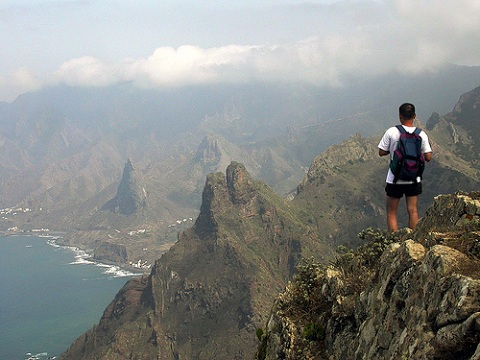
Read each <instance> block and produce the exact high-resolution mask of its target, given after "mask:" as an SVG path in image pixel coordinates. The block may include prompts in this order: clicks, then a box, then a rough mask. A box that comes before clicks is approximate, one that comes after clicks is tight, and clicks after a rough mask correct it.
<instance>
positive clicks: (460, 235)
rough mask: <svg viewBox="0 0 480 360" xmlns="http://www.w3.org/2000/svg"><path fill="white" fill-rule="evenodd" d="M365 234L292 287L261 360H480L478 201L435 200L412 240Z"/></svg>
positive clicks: (278, 308)
mask: <svg viewBox="0 0 480 360" xmlns="http://www.w3.org/2000/svg"><path fill="white" fill-rule="evenodd" d="M366 233H368V234H369V235H368V236H369V238H370V243H369V244H367V245H365V247H363V248H360V249H359V250H358V251H357V252H355V253H353V252H349V253H347V254H345V255H343V256H342V257H341V258H338V259H337V261H336V262H335V263H333V265H331V266H329V267H323V266H321V265H317V264H311V265H310V267H306V268H304V269H303V271H300V272H299V275H298V276H297V277H296V278H295V280H294V281H293V282H292V283H290V284H289V285H288V286H287V288H286V290H285V291H284V292H283V293H282V294H281V295H280V296H279V298H278V299H277V300H276V302H275V306H274V309H273V310H272V314H271V317H270V319H269V321H268V322H267V327H266V328H267V332H266V334H265V335H264V336H263V341H262V346H261V347H260V349H259V352H258V354H257V355H258V359H392V360H393V359H479V358H480V345H479V343H480V261H479V260H480V258H479V254H480V252H479V244H478V239H479V235H480V193H470V194H455V195H444V196H439V197H437V199H436V200H435V202H434V204H433V205H432V206H431V207H430V208H429V210H428V212H427V215H426V216H425V217H424V218H423V219H422V220H421V221H420V223H419V225H418V229H417V231H415V232H413V233H412V232H405V231H403V232H400V233H398V234H395V235H386V234H383V233H381V232H379V231H377V232H375V231H372V230H369V231H367V232H366ZM379 254H381V255H380V256H379ZM299 294H300V295H299Z"/></svg>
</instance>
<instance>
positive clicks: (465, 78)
mask: <svg viewBox="0 0 480 360" xmlns="http://www.w3.org/2000/svg"><path fill="white" fill-rule="evenodd" d="M478 83H480V68H476V67H459V66H451V67H448V68H446V69H442V70H441V71H439V72H438V73H430V74H423V75H421V74H419V75H417V76H415V77H405V76H403V75H401V74H389V75H385V76H383V77H381V78H377V79H373V80H372V79H369V80H367V79H365V80H364V81H355V82H353V81H352V82H351V83H349V82H348V80H345V81H344V86H342V87H338V88H335V89H330V88H329V89H326V88H318V87H315V86H312V85H309V84H295V85H287V84H278V83H277V84H266V83H257V84H244V85H223V86H216V87H210V86H198V87H189V88H177V89H160V90H158V89H157V90H153V89H149V90H138V89H135V88H134V87H133V86H131V85H130V84H122V85H118V86H115V87H108V88H93V89H92V88H72V87H68V86H56V87H52V88H47V89H44V90H41V91H38V92H34V93H28V94H24V95H22V96H20V97H18V98H17V99H16V100H15V101H13V102H12V103H0V125H1V126H0V151H1V154H2V157H1V158H0V184H1V186H0V208H3V209H9V210H8V211H9V214H8V215H7V216H4V217H2V219H0V230H2V231H8V229H18V231H27V232H29V231H33V230H37V229H49V230H50V231H56V232H60V233H62V235H63V241H64V243H65V244H74V245H79V246H82V247H83V248H86V249H90V250H91V251H93V252H94V251H95V249H96V248H97V247H98V246H99V245H100V244H101V243H106V245H108V247H110V246H113V245H120V246H122V247H125V251H126V253H127V258H128V259H129V260H131V261H135V262H136V261H137V260H139V259H143V260H148V261H149V262H150V263H153V261H154V260H155V259H156V258H157V257H158V256H159V255H160V254H161V253H162V252H164V251H165V249H166V248H168V246H169V245H171V244H172V243H174V242H175V241H176V234H177V231H178V230H182V229H184V228H185V227H186V226H187V225H188V226H189V225H191V223H193V219H195V218H196V217H197V215H198V213H199V210H198V209H199V207H200V205H201V194H202V189H203V187H204V184H205V178H206V176H207V174H209V173H211V172H214V173H215V172H217V171H221V172H224V171H225V170H226V167H227V166H228V164H230V163H231V162H232V161H238V162H240V163H242V164H244V165H245V167H246V168H247V170H248V172H249V173H250V174H251V176H252V177H254V178H255V179H259V180H262V181H264V182H265V183H266V184H267V185H268V186H270V187H271V188H272V189H273V190H274V191H276V192H277V193H278V194H280V195H282V196H287V195H290V196H292V195H293V194H295V192H296V188H297V186H298V184H299V183H301V182H302V181H303V180H302V179H303V178H304V175H305V172H306V171H307V170H308V168H309V166H310V164H311V163H312V161H313V159H314V158H315V156H316V155H318V154H321V153H324V152H325V151H326V149H327V148H329V147H330V146H332V145H334V144H339V143H341V142H342V141H345V140H347V139H349V138H350V137H351V136H352V135H354V134H355V133H358V134H360V135H361V136H360V137H358V136H354V137H353V138H351V139H350V140H348V142H347V143H348V144H349V145H348V146H350V145H351V146H353V147H361V146H367V147H368V146H370V145H368V144H366V143H365V144H364V145H362V144H361V143H362V142H366V141H370V140H368V139H370V138H371V137H372V136H375V135H376V134H381V132H382V131H383V130H384V129H385V127H387V126H389V125H390V124H391V123H392V122H394V121H396V120H395V119H396V116H397V115H396V109H397V108H398V104H400V103H401V102H403V101H405V99H406V98H407V99H408V100H410V99H411V101H413V102H415V104H416V105H417V108H418V109H419V118H420V119H421V120H423V122H424V123H425V122H426V121H425V119H427V118H428V117H429V116H430V114H432V113H433V112H434V111H436V112H437V113H447V112H449V111H451V109H452V108H453V107H454V106H455V101H456V99H458V96H459V94H462V93H464V92H466V91H468V90H470V89H471V88H473V87H474V86H476V85H477V84H478ZM449 104H450V105H449ZM454 122H455V120H452V121H449V122H448V123H454ZM445 131H446V130H445ZM445 131H443V132H442V133H446V132H445ZM460 135H462V134H460ZM376 136H378V135H376ZM438 136H442V135H441V134H438ZM364 137H365V138H364ZM462 139H466V138H465V136H463V138H462ZM373 142H375V141H373V140H372V144H373ZM461 143H462V144H466V143H465V141H463V140H462V142H461ZM374 145H376V144H374ZM442 146H443V144H442ZM373 147H375V146H373ZM336 149H337V148H336V147H335V146H334V147H333V148H330V149H329V150H328V151H327V152H326V153H324V155H323V156H331V157H332V156H333V157H337V154H335V152H336V151H337V150H336ZM452 149H453V148H452V147H450V148H447V149H446V150H449V151H452ZM464 150H465V151H466V149H464ZM458 151H461V149H460V150H458ZM327 154H331V155H327ZM371 155H372V156H373V157H374V154H373V153H371ZM342 156H343V155H342ZM377 160H378V162H376V164H377V165H376V166H378V169H379V172H381V171H383V170H380V168H382V166H383V165H384V163H383V162H381V160H379V159H377ZM352 161H353V160H352ZM314 162H315V161H314ZM128 163H130V164H131V166H132V167H133V168H134V169H135V173H136V178H139V179H141V183H142V186H141V187H142V189H130V190H128V189H127V190H126V191H127V192H128V191H133V193H136V194H137V195H138V196H140V197H144V199H143V203H144V205H145V206H143V205H142V206H140V207H138V209H139V210H141V211H135V212H133V213H130V212H127V213H125V212H124V211H120V208H119V207H117V208H118V209H117V211H111V210H112V204H114V203H115V202H116V201H117V202H118V200H119V199H121V198H122V196H123V195H122V191H123V190H122V186H120V184H121V183H122V176H123V175H124V170H125V167H126V165H127V164H128ZM315 163H316V162H315ZM327 166H331V167H332V169H330V170H331V171H333V173H332V174H335V171H337V170H336V169H335V166H340V167H342V166H344V165H342V164H338V165H334V164H333V163H332V164H330V165H328V164H327ZM459 166H460V164H459ZM466 166H467V167H468V164H467V165H466ZM359 169H360V168H359ZM434 169H435V165H432V167H431V170H432V171H434ZM330 170H329V171H330ZM360 170H361V169H360ZM312 171H313V170H312ZM452 171H454V170H452ZM427 175H428V173H427ZM365 180H366V181H370V179H368V180H367V179H365ZM375 180H377V178H376V179H375ZM378 180H379V181H380V178H378ZM305 181H314V180H313V179H312V178H311V177H310V178H308V179H307V180H305ZM345 181H347V182H348V181H350V180H345ZM355 181H357V180H354V182H355ZM445 181H448V178H447V179H445ZM465 181H467V180H465ZM467 182H468V181H467ZM379 183H380V182H379ZM329 184H330V186H331V184H332V183H329V182H328V179H327V182H326V183H324V184H320V183H319V184H318V186H319V187H323V190H322V191H323V192H324V195H323V196H324V200H323V201H322V203H324V204H325V206H327V207H328V210H322V211H323V212H324V213H323V214H318V215H319V216H323V218H325V219H326V218H327V217H330V215H334V216H335V217H336V218H337V220H336V221H335V222H334V223H331V224H325V226H326V229H329V235H328V236H332V238H333V237H338V236H341V233H342V230H340V228H339V227H338V224H341V223H342V221H343V220H342V216H343V215H342V214H346V212H345V211H346V209H347V208H348V207H349V206H347V208H342V206H340V207H338V208H337V206H336V205H335V204H329V201H327V200H326V199H327V198H328V196H327V194H330V195H329V196H330V199H332V198H336V197H337V196H339V197H341V196H343V197H344V198H345V199H346V197H347V196H350V195H352V196H353V197H352V199H355V201H357V200H358V201H362V202H364V203H365V209H363V210H361V211H367V212H368V211H373V212H376V213H377V216H378V219H381V216H382V214H381V209H382V208H383V204H381V201H377V199H381V198H382V193H381V191H380V192H376V193H374V194H373V195H369V194H362V193H361V191H363V190H361V189H362V187H361V184H359V186H356V190H354V189H353V187H352V189H349V190H348V191H347V192H346V193H345V194H343V195H342V194H339V193H338V192H334V191H333V189H332V188H328V186H329ZM467 185H468V184H466V186H467ZM442 186H443V185H442ZM442 186H439V187H438V188H437V189H436V190H440V189H442ZM372 187H374V186H372ZM348 188H349V187H348ZM448 189H450V188H448ZM138 191H141V192H138ZM434 191H435V189H432V193H431V194H428V196H429V197H432V196H433V195H434V194H435V192H434ZM133 193H131V194H130V195H132V194H133ZM301 196H305V197H308V191H307V192H304V195H300V197H301ZM137 205H138V204H137ZM137 205H135V206H137ZM330 206H331V207H330ZM113 207H115V206H113ZM18 209H22V211H18ZM25 209H28V211H25ZM14 212H15V213H16V215H15V216H12V214H13V213H14ZM317 218H320V217H315V219H317ZM190 219H192V220H190ZM320 219H321V218H320ZM362 219H365V221H363V220H362ZM368 219H369V217H364V216H363V215H361V213H360V215H358V219H357V220H356V221H357V222H358V223H359V227H361V226H362V225H363V224H370V223H369V220H368ZM185 220H186V221H185ZM315 221H317V220H315ZM179 222H180V223H179ZM327 222H328V221H327ZM374 224H375V223H371V225H374ZM342 228H344V227H342ZM354 231H356V230H352V233H353V232H354ZM132 233H134V234H135V235H134V236H132V235H130V234H132ZM346 241H347V240H346ZM104 245H105V244H104ZM143 249H149V251H144V250H143ZM104 255H105V254H104ZM112 260H113V259H112Z"/></svg>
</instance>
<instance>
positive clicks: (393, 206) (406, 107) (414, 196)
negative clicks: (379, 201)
mask: <svg viewBox="0 0 480 360" xmlns="http://www.w3.org/2000/svg"><path fill="white" fill-rule="evenodd" d="M399 118H400V123H401V124H402V126H403V128H404V129H405V130H406V131H407V132H409V133H413V132H414V131H415V126H414V125H413V122H414V121H415V118H416V114H415V106H413V105H412V104H409V103H405V104H402V105H401V106H400V108H399ZM419 136H420V137H421V139H422V148H421V151H422V152H423V154H424V157H425V161H430V160H432V148H431V147H430V144H429V142H428V136H427V134H425V132H424V131H422V132H420V134H419ZM399 139H400V131H399V130H398V129H397V127H395V126H393V127H391V128H389V129H388V130H387V131H386V132H385V134H384V135H383V137H382V139H381V140H380V143H379V144H378V154H379V155H380V156H385V155H389V154H391V155H390V159H392V158H393V153H394V151H395V149H396V148H397V143H398V141H399ZM419 180H420V181H418V182H417V181H405V180H397V182H396V183H394V174H393V172H392V170H391V169H388V174H387V179H386V182H387V185H386V187H385V192H386V194H387V226H388V231H390V232H394V231H397V230H398V222H397V210H398V204H399V203H400V199H401V198H402V197H403V195H405V198H406V202H407V212H408V227H409V228H410V229H415V226H416V225H417V222H418V210H417V203H418V195H420V194H421V193H422V183H421V179H419Z"/></svg>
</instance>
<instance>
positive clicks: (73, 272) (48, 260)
mask: <svg viewBox="0 0 480 360" xmlns="http://www.w3.org/2000/svg"><path fill="white" fill-rule="evenodd" d="M134 275H135V274H133V273H129V272H125V271H123V270H121V269H119V268H118V267H111V266H106V265H102V264H97V263H95V262H93V261H90V260H89V258H88V256H87V254H85V253H83V252H81V251H79V250H78V249H73V248H65V247H60V246H57V245H56V244H55V241H52V239H49V238H40V237H29V236H7V237H0V359H1V360H19V359H26V358H28V357H30V356H35V355H36V356H37V358H39V359H47V358H48V357H54V356H56V357H57V358H58V356H59V355H60V354H61V353H62V352H63V351H65V350H66V349H67V348H68V346H69V345H70V344H71V343H72V342H73V341H74V340H75V339H76V338H77V337H78V336H80V335H81V334H83V333H84V332H85V331H87V330H88V329H90V328H91V327H92V326H93V325H94V324H96V323H98V321H99V320H100V317H101V316H102V313H103V310H104V309H105V308H106V306H107V305H108V304H109V303H110V302H111V301H112V300H113V298H114V296H115V294H116V293H117V292H118V290H120V288H121V287H122V286H123V285H124V284H125V282H126V281H127V280H128V279H129V277H131V276H134ZM30 354H32V355H30Z"/></svg>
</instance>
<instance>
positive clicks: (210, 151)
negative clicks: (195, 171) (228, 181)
mask: <svg viewBox="0 0 480 360" xmlns="http://www.w3.org/2000/svg"><path fill="white" fill-rule="evenodd" d="M221 159H222V152H221V150H220V146H219V141H218V139H217V138H216V137H215V136H213V135H211V134H209V135H207V136H205V138H204V139H203V141H202V142H201V144H200V145H199V147H198V149H197V152H196V154H195V157H194V160H195V161H196V162H198V163H200V164H202V165H206V166H215V165H217V164H219V163H220V161H221Z"/></svg>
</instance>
